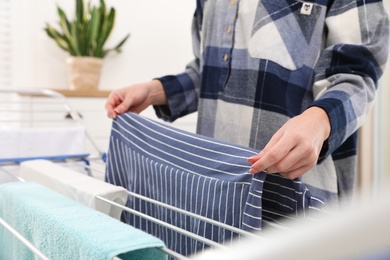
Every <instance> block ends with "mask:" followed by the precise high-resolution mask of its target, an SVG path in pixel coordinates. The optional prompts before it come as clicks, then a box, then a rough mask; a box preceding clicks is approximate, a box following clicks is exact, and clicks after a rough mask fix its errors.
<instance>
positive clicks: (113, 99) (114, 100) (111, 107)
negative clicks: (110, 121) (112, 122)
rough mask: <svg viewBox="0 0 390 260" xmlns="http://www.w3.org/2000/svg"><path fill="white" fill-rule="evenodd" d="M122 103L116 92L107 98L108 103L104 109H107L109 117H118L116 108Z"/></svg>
mask: <svg viewBox="0 0 390 260" xmlns="http://www.w3.org/2000/svg"><path fill="white" fill-rule="evenodd" d="M120 102H121V100H120V98H119V97H118V96H117V95H116V94H115V93H114V92H112V93H111V94H110V95H109V97H108V98H107V101H106V104H105V106H104V108H105V109H106V111H107V113H108V116H109V117H110V118H115V117H116V115H117V113H116V112H115V107H116V106H117V104H119V103H120Z"/></svg>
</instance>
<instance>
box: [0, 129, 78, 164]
mask: <svg viewBox="0 0 390 260" xmlns="http://www.w3.org/2000/svg"><path fill="white" fill-rule="evenodd" d="M84 133H85V129H84V127H63V128H31V129H0V143H1V146H0V159H2V160H4V159H18V158H43V157H52V156H64V155H79V154H85V148H84V146H85V144H84V141H85V140H84V139H85V138H84Z"/></svg>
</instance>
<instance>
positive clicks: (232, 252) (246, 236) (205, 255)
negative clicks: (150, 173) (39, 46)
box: [0, 89, 390, 260]
mask: <svg viewBox="0 0 390 260" xmlns="http://www.w3.org/2000/svg"><path fill="white" fill-rule="evenodd" d="M5 93H6V94H15V93H16V94H17V95H20V96H31V95H33V96H39V97H41V96H45V97H49V98H50V99H51V101H50V102H49V103H54V104H55V105H58V104H61V106H62V107H63V108H64V109H63V110H61V111H60V112H59V111H56V110H54V109H49V111H51V112H50V113H53V114H55V113H58V112H59V113H60V114H61V115H62V117H63V119H62V120H59V121H64V118H65V121H67V123H68V120H69V121H70V123H72V124H78V125H79V124H81V118H80V115H79V114H78V113H77V112H76V111H75V110H73V109H72V108H71V107H70V106H69V104H68V103H67V101H66V98H65V97H64V96H63V95H61V94H59V93H57V92H55V91H51V90H31V89H0V95H2V94H5ZM53 100H54V101H53ZM18 102H19V101H18ZM23 102H27V103H26V104H27V106H28V107H29V109H22V110H23V111H24V112H26V113H27V114H30V116H29V117H26V118H25V117H23V118H18V119H15V118H14V116H13V115H14V114H15V113H19V112H20V111H17V110H12V109H8V108H7V109H4V108H1V109H0V113H3V114H5V117H4V118H5V120H3V121H0V122H1V123H4V122H7V123H16V124H26V125H27V126H28V127H32V125H33V124H36V123H39V122H41V121H42V122H45V123H47V118H45V119H42V120H41V119H37V118H36V115H37V114H40V113H42V114H47V113H48V109H47V108H44V109H41V108H40V109H38V110H33V109H32V107H31V104H30V100H28V99H27V101H23ZM4 104H6V105H7V106H10V107H13V106H14V105H15V106H16V104H17V102H16V103H15V101H13V100H12V99H9V100H8V101H7V102H6V103H2V105H4ZM46 105H47V104H45V106H46ZM64 111H65V113H64ZM49 121H52V122H53V123H55V122H56V121H55V120H49ZM62 123H63V122H62ZM86 137H87V139H88V141H89V142H91V143H92V147H94V148H95V153H94V154H93V155H90V154H86V155H82V156H78V157H76V158H72V157H71V156H70V157H64V158H58V157H57V158H46V159H50V160H52V161H53V162H59V163H64V164H61V165H62V166H64V167H68V166H71V167H74V166H75V165H77V164H79V163H80V162H81V166H80V168H81V169H83V170H84V171H85V172H86V174H88V175H90V176H95V175H96V174H97V175H102V174H104V168H102V167H98V168H94V167H92V166H91V165H90V164H89V163H85V162H86V161H87V162H89V161H91V160H93V161H98V162H99V163H102V164H103V165H104V162H105V161H104V160H105V153H104V152H102V151H100V150H99V148H98V146H97V145H96V144H95V142H94V140H93V139H92V138H91V136H90V135H89V134H88V133H87V132H86ZM18 163H20V161H18V162H2V164H0V170H3V173H5V174H7V175H8V176H10V178H12V179H14V181H24V180H23V179H22V178H20V177H18V176H17V174H15V173H14V172H13V171H8V170H7V169H6V168H7V167H8V166H11V167H12V166H15V165H17V164H18ZM127 194H128V196H130V197H134V198H138V199H141V200H144V201H146V202H149V203H153V204H156V205H158V206H161V207H165V208H167V209H169V210H173V211H176V212H178V213H180V214H185V215H187V216H189V217H191V218H196V219H198V220H199V221H203V222H205V223H210V224H212V225H214V226H218V227H219V228H222V229H225V230H227V231H230V232H232V233H234V234H236V235H235V236H234V237H235V239H233V240H231V241H226V244H219V243H216V242H214V241H212V240H209V239H206V238H204V237H201V236H198V235H195V234H192V233H191V232H188V231H186V230H183V229H179V228H177V227H175V226H173V225H171V224H168V223H165V222H163V221H160V220H158V219H155V218H153V217H150V216H148V215H146V214H144V213H141V212H138V211H136V210H133V209H131V208H129V207H126V206H123V205H120V204H118V203H116V202H114V201H111V200H109V199H106V198H104V197H101V196H97V197H96V198H97V199H98V200H101V201H103V202H105V203H108V204H110V205H112V206H114V207H117V208H120V209H121V210H123V211H126V212H129V213H131V214H134V215H136V216H139V217H141V218H143V219H145V220H147V221H151V222H154V223H156V224H158V225H161V226H163V227H166V228H168V229H172V230H175V232H178V233H180V234H182V235H183V236H188V237H191V238H192V239H195V240H197V241H200V242H201V243H204V244H205V245H207V248H208V249H207V250H206V251H205V252H200V253H199V254H197V255H194V256H191V257H186V256H183V255H181V254H179V253H177V252H174V251H172V250H170V249H168V248H161V249H160V250H162V251H163V252H164V253H166V254H167V255H168V256H169V257H170V258H172V259H183V260H184V259H189V258H195V259H205V260H206V259H222V258H223V259H237V257H239V258H240V257H242V258H240V259H249V258H251V257H252V258H253V257H255V258H256V259H267V260H268V259H280V258H278V257H288V259H310V258H305V257H304V256H305V255H306V256H308V257H309V256H310V257H312V256H313V252H311V251H310V250H309V251H308V252H306V253H304V252H303V251H302V252H300V253H299V252H298V251H296V250H295V251H291V252H286V251H285V250H287V249H290V248H291V246H293V247H295V248H298V249H301V250H305V248H307V246H310V245H312V246H313V247H314V248H316V249H317V250H322V252H327V254H323V256H327V257H328V258H323V257H321V255H317V257H316V258H317V259H336V257H337V256H351V255H353V254H352V251H353V249H351V248H350V247H345V248H344V249H341V251H339V252H334V251H333V254H331V253H329V252H332V250H330V247H331V246H334V243H326V241H325V243H324V242H323V241H322V240H321V239H319V240H318V241H316V240H315V239H312V238H311V237H310V236H316V235H319V236H321V235H322V234H324V237H325V236H329V235H330V236H337V235H338V232H339V231H340V230H342V231H343V232H345V233H348V232H351V235H349V236H348V235H347V236H346V237H348V238H349V239H351V241H354V247H359V246H360V248H361V249H362V250H365V251H364V252H372V251H371V250H373V249H374V250H378V249H379V248H385V249H388V250H389V251H390V237H389V235H388V234H390V230H389V228H390V225H388V224H389V222H388V221H387V220H388V219H390V208H389V207H388V206H387V205H388V203H387V204H386V207H375V208H372V207H370V206H367V205H364V206H363V207H360V208H358V209H357V210H355V211H353V212H349V211H348V212H347V213H346V214H343V215H341V216H342V217H341V218H340V219H339V220H332V221H329V222H328V224H327V222H325V223H324V222H318V221H317V220H316V221H312V220H311V221H309V222H308V221H307V219H305V221H303V220H302V219H300V218H298V217H294V218H293V217H289V218H286V219H285V220H284V221H281V222H280V223H278V224H274V223H267V224H268V227H269V229H268V230H265V231H262V232H261V233H251V232H247V231H243V230H241V229H238V228H235V227H231V226H229V225H226V224H223V223H219V222H217V221H214V220H212V219H209V218H206V217H203V216H201V215H197V214H194V213H191V212H188V211H185V210H182V209H179V208H176V207H173V206H170V205H168V204H165V203H162V202H159V201H155V200H153V199H150V198H148V197H145V196H141V195H139V194H136V193H134V192H130V191H127ZM385 196H386V195H385ZM371 206H372V205H371ZM367 210H369V211H370V212H369V213H370V214H367ZM351 214H352V215H353V216H354V218H355V220H354V223H353V224H354V225H352V226H351V225H350V224H351V223H350V221H349V220H348V219H349V217H351ZM356 214H358V216H357V217H356ZM328 216H334V214H328ZM376 216H377V217H376ZM369 218H371V219H372V218H376V220H377V221H374V223H373V225H372V227H375V229H373V230H375V232H370V233H369V234H368V237H371V238H374V239H371V240H370V241H369V243H367V241H362V240H361V239H358V238H357V237H356V232H352V231H353V230H352V229H354V228H356V225H363V224H364V223H365V222H366V221H367V220H368V219H369ZM326 219H327V218H325V220H326ZM320 221H321V219H320ZM318 223H322V224H323V226H321V227H320V228H318V226H317V224H318ZM0 225H2V226H3V227H4V228H5V229H7V230H8V231H9V232H11V233H12V234H13V235H14V236H15V237H16V238H18V239H19V240H20V241H21V242H22V243H23V244H24V245H25V246H26V247H27V248H28V249H30V250H31V252H33V253H34V255H35V256H36V257H37V258H38V259H44V260H47V259H49V258H48V257H47V256H46V255H45V254H44V253H42V252H41V251H40V250H39V249H37V248H36V247H35V246H34V245H33V244H31V243H30V242H29V241H28V240H27V239H25V238H24V237H23V236H22V235H21V234H20V233H18V232H17V231H16V230H15V229H14V228H13V227H12V226H10V225H9V224H8V223H6V222H5V221H4V220H3V219H1V218H0ZM340 225H341V226H344V229H340ZM305 227H306V228H305ZM325 229H326V230H325ZM300 230H305V231H304V232H307V236H304V237H302V236H301V235H300V234H303V233H302V232H300ZM308 230H311V232H310V231H308ZM365 230H366V231H367V229H365ZM373 230H372V231H373ZM315 231H317V232H318V233H317V234H314V233H313V232H315ZM368 231H369V230H368ZM368 231H367V232H368ZM340 237H343V239H346V238H345V236H340ZM284 238H286V239H284ZM303 238H304V239H303ZM279 239H280V241H282V242H283V243H278V242H275V241H278V240H279ZM376 239H378V240H381V241H377V240H376ZM302 240H304V243H306V244H299V243H301V242H302ZM297 241H299V242H297ZM335 241H339V243H340V239H335ZM327 242H329V241H327ZM350 244H352V243H350ZM256 245H261V246H258V247H256ZM384 245H385V246H384ZM267 246H269V248H272V250H273V251H270V250H267V249H266V248H265V247H267ZM260 249H261V250H260ZM251 250H253V253H252V256H249V255H248V253H245V254H241V253H237V252H250V251H251ZM281 251H283V252H282V253H281ZM386 252H388V251H386ZM317 253H318V252H317ZM332 257H334V258H332ZM113 259H114V260H119V259H120V258H118V257H114V258H113ZM284 259H286V258H284Z"/></svg>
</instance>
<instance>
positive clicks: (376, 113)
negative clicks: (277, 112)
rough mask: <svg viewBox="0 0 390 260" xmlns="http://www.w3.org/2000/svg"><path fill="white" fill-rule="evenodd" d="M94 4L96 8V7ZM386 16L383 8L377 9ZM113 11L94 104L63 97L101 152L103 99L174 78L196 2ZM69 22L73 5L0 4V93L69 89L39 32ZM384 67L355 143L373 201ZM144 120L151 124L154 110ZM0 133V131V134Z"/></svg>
mask: <svg viewBox="0 0 390 260" xmlns="http://www.w3.org/2000/svg"><path fill="white" fill-rule="evenodd" d="M95 2H96V3H98V1H95ZM384 2H385V3H384V4H385V7H386V9H387V10H388V11H389V10H390V1H388V0H386V1H384ZM106 3H107V5H108V6H112V7H115V8H116V12H117V14H116V24H115V27H114V30H113V33H112V35H111V37H110V38H109V40H108V42H107V45H108V46H109V45H111V44H114V43H117V42H118V41H119V40H120V39H122V38H123V36H124V35H125V34H127V33H130V34H131V36H130V38H129V39H128V41H127V42H126V44H125V45H124V46H123V48H122V52H121V53H120V54H110V55H109V56H108V57H107V58H105V59H104V65H103V71H102V75H101V79H100V84H99V90H100V91H102V93H103V94H102V95H101V96H98V97H97V96H90V97H89V96H82V97H74V96H72V97H69V98H68V100H69V102H70V104H71V105H72V106H73V108H74V109H76V110H77V111H78V112H79V113H80V114H81V115H82V116H83V120H85V124H86V127H87V129H89V130H91V132H92V135H93V138H95V139H96V140H97V142H98V144H99V146H100V148H101V149H102V150H105V149H106V148H107V146H108V136H109V134H110V127H111V121H110V120H109V119H108V118H107V117H106V113H105V110H104V103H105V99H106V97H105V95H108V94H107V93H109V91H110V90H113V89H116V88H120V87H125V86H128V85H131V84H134V83H137V82H143V81H147V80H150V79H152V78H154V77H158V76H163V75H166V74H174V73H177V72H181V71H182V70H183V69H184V68H185V65H186V64H187V63H188V62H189V61H190V60H191V59H192V57H193V55H192V46H191V31H190V29H191V19H192V16H193V13H194V10H195V1H189V0H187V1H183V0H171V1H159V0H142V1H113V0H106ZM57 5H58V6H60V7H61V8H63V9H64V11H65V12H66V13H69V14H70V15H69V16H71V15H72V14H73V12H74V10H75V6H74V1H69V0H57V1H53V0H40V1H34V0H0V88H20V87H23V88H42V89H53V90H63V89H67V88H68V84H67V75H66V65H65V62H64V60H65V58H66V57H67V55H68V54H67V53H66V52H64V51H62V50H61V49H60V48H59V47H58V46H56V45H55V43H54V41H53V40H51V39H50V38H49V37H48V36H47V35H46V34H45V32H44V30H43V28H44V27H45V24H46V22H48V23H50V24H55V23H56V22H57V21H58V15H57V10H56V6H57ZM389 86H390V66H387V70H386V72H385V74H384V77H383V78H382V80H381V82H380V86H379V92H378V95H377V101H376V105H375V107H374V108H373V110H372V113H371V116H370V117H369V118H368V119H367V121H366V123H365V125H364V127H363V128H362V129H361V130H360V131H361V135H360V139H359V145H360V148H361V149H360V154H359V156H360V157H359V164H358V169H359V178H358V180H357V185H358V187H359V189H358V191H359V192H362V193H373V192H374V193H375V192H376V191H379V190H381V189H383V187H386V185H388V183H389V182H390V160H389V159H390V158H389V152H390V140H389V133H390V118H389V115H390V105H389V103H390V102H389V99H390V89H389ZM144 115H146V116H148V117H151V118H155V116H154V111H153V109H148V110H147V111H145V112H144ZM195 124H196V114H191V115H189V116H187V117H185V118H183V119H179V120H178V121H176V122H175V123H174V126H177V127H179V128H182V129H184V130H188V131H191V132H194V131H195ZM0 127H1V126H0Z"/></svg>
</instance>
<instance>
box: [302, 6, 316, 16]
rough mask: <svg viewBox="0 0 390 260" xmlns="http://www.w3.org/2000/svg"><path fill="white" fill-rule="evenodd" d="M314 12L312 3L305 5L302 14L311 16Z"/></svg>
mask: <svg viewBox="0 0 390 260" xmlns="http://www.w3.org/2000/svg"><path fill="white" fill-rule="evenodd" d="M312 10H313V4H312V3H303V4H302V8H301V14H305V15H311V11H312Z"/></svg>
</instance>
